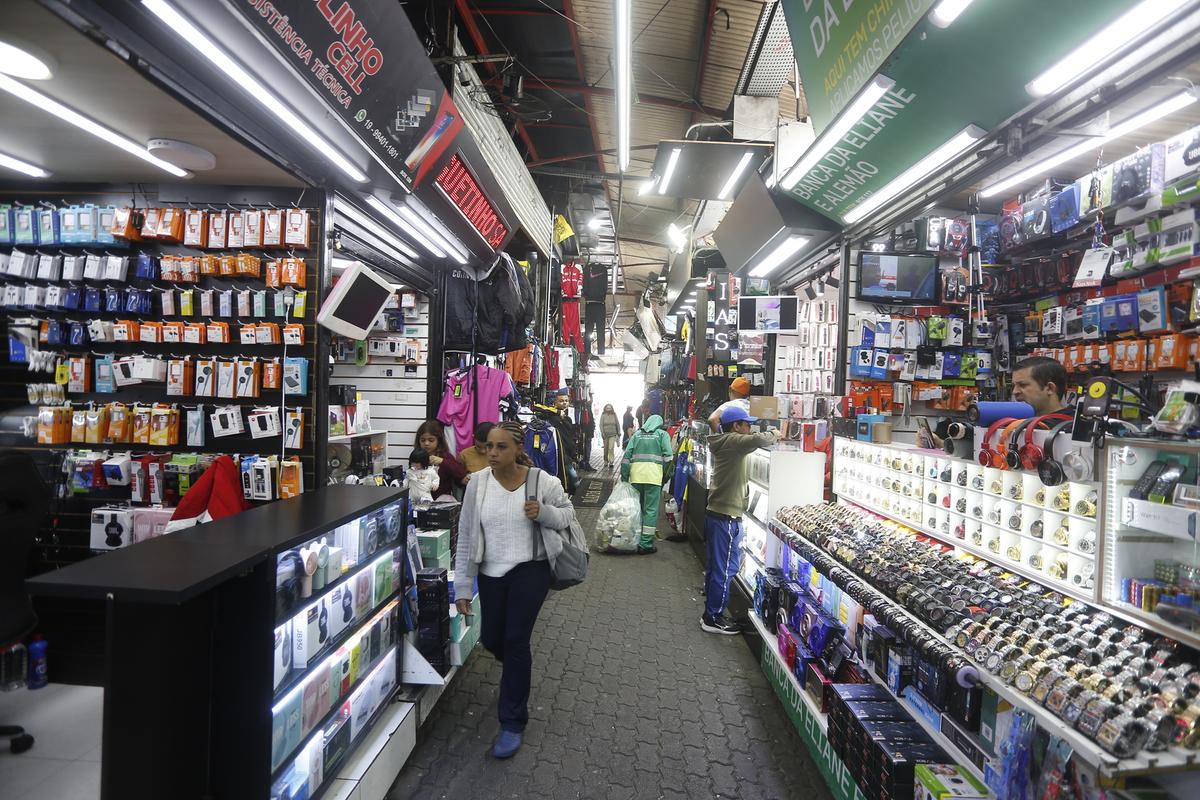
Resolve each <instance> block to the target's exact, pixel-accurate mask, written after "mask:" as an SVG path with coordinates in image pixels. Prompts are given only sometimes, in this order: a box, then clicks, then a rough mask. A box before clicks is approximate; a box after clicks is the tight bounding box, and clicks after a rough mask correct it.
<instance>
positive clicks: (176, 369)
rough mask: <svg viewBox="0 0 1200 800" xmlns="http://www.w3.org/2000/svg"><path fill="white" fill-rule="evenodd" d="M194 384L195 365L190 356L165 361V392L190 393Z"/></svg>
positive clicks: (173, 393)
mask: <svg viewBox="0 0 1200 800" xmlns="http://www.w3.org/2000/svg"><path fill="white" fill-rule="evenodd" d="M195 384H196V366H195V364H193V363H192V360H191V359H190V358H173V359H171V360H170V361H168V362H167V394H168V395H184V396H187V395H190V394H191V393H192V388H193V387H194V386H195Z"/></svg>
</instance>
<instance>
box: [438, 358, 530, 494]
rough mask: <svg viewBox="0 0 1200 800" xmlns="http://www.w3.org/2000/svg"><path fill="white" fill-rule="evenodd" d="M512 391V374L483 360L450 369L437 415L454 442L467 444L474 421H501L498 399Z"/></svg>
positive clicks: (507, 395) (471, 439)
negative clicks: (467, 365)
mask: <svg viewBox="0 0 1200 800" xmlns="http://www.w3.org/2000/svg"><path fill="white" fill-rule="evenodd" d="M515 395H516V389H515V388H514V386H513V383H512V378H510V377H509V375H508V373H507V372H505V371H503V370H499V369H493V368H491V367H486V366H484V365H482V364H478V365H476V366H475V367H472V368H471V369H468V370H452V371H451V372H450V373H449V374H448V375H447V376H446V390H445V392H444V393H443V394H442V404H441V406H440V407H439V408H438V413H437V419H438V421H439V422H441V423H442V424H443V425H448V426H449V427H450V428H451V429H452V430H453V431H454V442H455V445H466V444H468V443H470V442H473V441H474V437H475V426H476V425H478V424H479V423H481V422H499V421H500V399H501V398H503V397H515ZM460 480H461V477H460Z"/></svg>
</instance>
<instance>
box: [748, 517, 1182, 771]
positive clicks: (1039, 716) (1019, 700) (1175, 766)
mask: <svg viewBox="0 0 1200 800" xmlns="http://www.w3.org/2000/svg"><path fill="white" fill-rule="evenodd" d="M781 530H782V531H784V532H785V533H784V534H781V533H780V531H781ZM771 531H772V533H774V534H775V535H776V536H781V537H782V536H794V537H795V538H797V539H799V540H800V541H803V542H804V543H805V544H806V545H808V546H809V547H811V548H813V549H814V550H821V548H820V547H818V546H817V545H816V544H814V543H813V542H812V541H810V540H809V539H808V538H806V537H805V536H804V535H802V534H800V533H798V532H796V531H794V530H792V529H791V528H790V527H788V526H787V525H785V524H784V523H782V522H780V521H779V520H777V519H776V520H772V525H771ZM935 538H937V537H935ZM785 544H786V540H785ZM822 552H823V551H822ZM859 580H860V581H861V582H862V583H863V584H864V586H865V587H866V590H867V591H869V592H870V593H871V594H872V595H874V596H875V597H877V598H878V599H880V600H882V601H883V602H886V603H888V604H889V605H890V606H891V607H893V608H894V609H895V610H896V611H897V612H898V613H899V614H901V615H902V616H903V617H904V618H905V619H907V620H910V621H911V622H912V623H913V624H915V625H916V626H918V627H920V628H921V629H923V630H924V631H926V632H927V633H928V634H929V635H930V636H932V637H933V639H934V640H935V641H937V642H939V643H941V644H943V645H945V646H946V647H948V648H950V650H951V652H954V653H958V654H959V655H960V656H961V657H962V658H965V659H967V660H968V661H971V662H972V663H975V662H974V661H973V660H972V659H971V657H970V656H969V655H967V654H966V653H965V652H963V651H962V650H961V649H960V648H958V647H957V646H955V645H954V644H953V643H951V642H950V641H948V640H946V639H945V638H943V637H942V635H941V634H940V633H939V632H938V631H936V630H934V629H933V628H931V627H929V626H928V625H926V624H925V623H924V622H922V621H921V620H920V619H918V618H916V617H915V616H913V615H912V614H910V613H909V612H908V610H907V609H905V608H904V607H903V606H901V605H899V604H898V603H896V602H895V601H894V600H892V599H891V598H890V597H888V596H887V595H885V594H883V593H882V592H880V591H879V590H878V589H876V588H875V587H874V586H872V585H870V584H869V583H867V582H866V581H865V580H863V579H862V578H861V577H860V578H859ZM841 588H843V589H844V588H845V587H841ZM976 669H977V671H978V673H979V678H980V682H981V683H982V684H983V685H984V686H987V687H988V688H989V689H991V690H992V691H993V692H995V693H996V694H997V695H999V696H1000V697H1002V698H1003V699H1005V700H1007V701H1008V702H1009V703H1011V704H1012V705H1013V706H1014V707H1015V708H1018V709H1021V710H1022V711H1024V712H1026V713H1028V714H1030V715H1032V716H1033V717H1034V718H1035V719H1036V720H1037V722H1038V725H1039V726H1040V727H1041V728H1042V729H1043V730H1045V731H1046V732H1048V733H1050V734H1052V735H1054V736H1057V737H1059V738H1060V739H1063V740H1065V741H1066V742H1067V743H1068V744H1069V745H1070V746H1071V748H1072V749H1073V750H1074V751H1075V755H1077V756H1078V757H1079V758H1080V759H1081V760H1083V761H1084V762H1086V763H1088V764H1090V765H1092V766H1094V767H1096V768H1097V769H1098V770H1099V771H1100V773H1101V774H1102V775H1104V776H1105V777H1108V778H1117V777H1125V776H1133V775H1142V774H1149V773H1155V772H1172V771H1179V770H1186V769H1191V768H1194V767H1195V765H1196V764H1197V763H1200V751H1191V750H1184V749H1182V748H1179V747H1172V748H1170V749H1168V750H1166V751H1164V752H1157V753H1151V752H1142V753H1140V754H1139V755H1137V756H1135V757H1133V758H1124V759H1122V758H1117V757H1116V756H1114V755H1113V754H1112V753H1109V752H1108V751H1107V750H1104V749H1103V748H1102V747H1100V745H1098V744H1097V743H1095V742H1093V741H1092V740H1091V739H1089V738H1087V737H1086V736H1084V735H1083V734H1082V733H1080V732H1079V731H1077V730H1075V729H1074V728H1073V727H1071V726H1070V725H1068V724H1066V723H1065V722H1064V721H1063V720H1061V719H1059V718H1058V717H1057V716H1055V715H1054V714H1053V713H1051V712H1050V711H1048V710H1047V709H1045V708H1043V707H1042V706H1041V705H1040V704H1038V703H1036V702H1034V701H1032V700H1030V699H1029V698H1028V697H1027V696H1026V695H1024V694H1022V693H1021V692H1019V691H1017V690H1016V689H1014V688H1012V687H1011V686H1009V685H1008V684H1006V683H1005V682H1004V681H1003V680H1001V679H1000V677H999V676H997V675H993V674H992V673H990V672H988V671H987V670H986V669H984V668H983V667H981V666H979V665H978V664H976Z"/></svg>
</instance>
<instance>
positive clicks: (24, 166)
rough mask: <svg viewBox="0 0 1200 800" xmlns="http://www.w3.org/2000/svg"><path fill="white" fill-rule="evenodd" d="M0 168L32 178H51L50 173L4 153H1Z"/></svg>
mask: <svg viewBox="0 0 1200 800" xmlns="http://www.w3.org/2000/svg"><path fill="white" fill-rule="evenodd" d="M0 167H6V168H7V169H11V170H14V171H16V172H20V173H22V174H24V175H28V176H29V177H31V178H48V177H50V173H49V172H47V171H46V170H44V169H42V168H41V167H35V166H34V165H33V164H30V163H29V162H28V161H22V160H21V159H19V158H13V157H12V156H9V155H5V154H4V153H0Z"/></svg>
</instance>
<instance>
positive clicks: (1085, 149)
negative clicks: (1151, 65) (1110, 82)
mask: <svg viewBox="0 0 1200 800" xmlns="http://www.w3.org/2000/svg"><path fill="white" fill-rule="evenodd" d="M1194 102H1196V97H1195V95H1193V94H1192V93H1191V92H1180V93H1179V94H1177V95H1175V96H1173V97H1171V98H1168V99H1167V100H1164V101H1163V102H1161V103H1159V104H1158V105H1156V106H1153V107H1151V108H1148V109H1146V110H1145V111H1142V112H1140V113H1138V114H1134V115H1133V116H1132V117H1130V118H1129V119H1127V120H1125V121H1123V122H1119V123H1117V124H1116V125H1114V126H1113V127H1111V128H1109V130H1108V133H1105V134H1102V135H1100V136H1093V137H1089V138H1087V139H1085V140H1084V141H1082V142H1080V143H1079V144H1077V145H1075V146H1074V147H1068V148H1067V149H1066V150H1063V151H1061V152H1059V153H1055V154H1054V155H1052V156H1050V157H1049V158H1044V159H1042V160H1041V161H1039V162H1037V163H1036V164H1034V165H1033V166H1031V167H1027V168H1025V169H1023V170H1021V171H1020V172H1018V173H1017V174H1016V175H1012V176H1010V177H1008V178H1005V179H1004V180H1002V181H1000V182H999V183H993V184H992V185H991V186H987V187H984V189H983V190H981V191H980V192H979V196H980V197H993V196H995V195H997V194H1000V193H1001V192H1004V191H1007V190H1009V189H1011V188H1012V187H1014V186H1018V185H1020V184H1022V183H1025V182H1026V181H1029V180H1031V179H1033V178H1036V177H1038V176H1039V175H1042V174H1044V173H1046V172H1049V171H1050V170H1052V169H1054V168H1055V167H1057V166H1058V165H1059V164H1062V163H1064V162H1067V161H1070V160H1072V159H1075V158H1078V157H1079V156H1082V155H1085V154H1087V153H1090V152H1092V151H1094V150H1095V149H1096V148H1098V147H1102V146H1104V145H1105V144H1107V143H1108V142H1111V141H1112V140H1113V139H1118V138H1120V137H1122V136H1126V135H1128V134H1130V133H1133V132H1134V131H1136V130H1138V129H1139V128H1142V127H1144V126H1146V125H1149V124H1150V123H1151V122H1155V121H1156V120H1159V119H1162V118H1163V117H1165V116H1167V115H1168V114H1172V113H1174V112H1176V111H1178V110H1180V109H1181V108H1186V107H1187V106H1190V105H1191V104H1192V103H1194Z"/></svg>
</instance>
